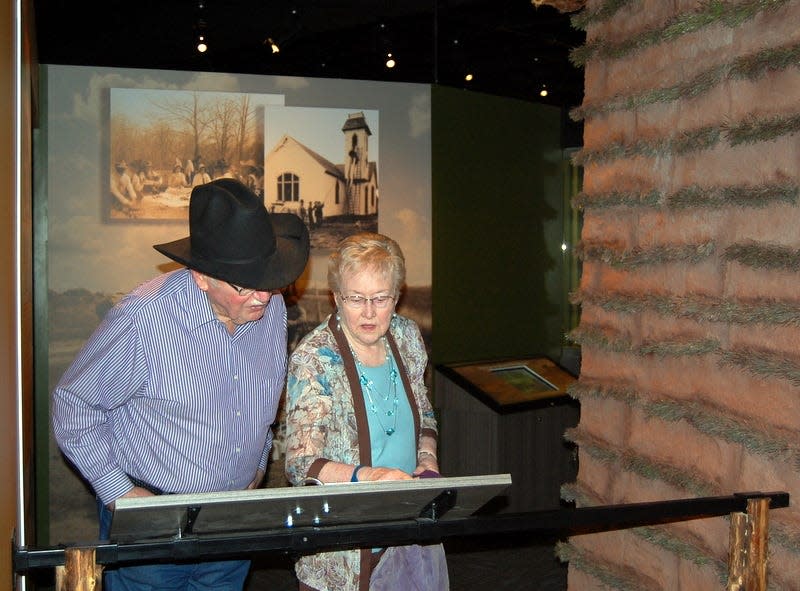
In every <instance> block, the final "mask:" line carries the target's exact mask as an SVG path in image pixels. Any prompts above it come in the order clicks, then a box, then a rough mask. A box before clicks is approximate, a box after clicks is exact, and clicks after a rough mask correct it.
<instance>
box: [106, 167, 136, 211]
mask: <svg viewBox="0 0 800 591" xmlns="http://www.w3.org/2000/svg"><path fill="white" fill-rule="evenodd" d="M109 189H110V191H111V206H112V208H114V209H116V210H118V211H121V212H123V213H131V212H132V211H133V210H135V209H138V208H139V204H140V202H141V196H140V195H139V193H137V192H136V187H134V185H133V180H132V179H131V175H130V174H129V171H128V163H127V162H125V161H124V160H120V161H118V162H117V163H116V164H115V165H114V170H112V171H111V181H110V186H109Z"/></svg>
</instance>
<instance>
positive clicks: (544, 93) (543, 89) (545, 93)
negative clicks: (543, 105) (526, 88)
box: [539, 84, 547, 97]
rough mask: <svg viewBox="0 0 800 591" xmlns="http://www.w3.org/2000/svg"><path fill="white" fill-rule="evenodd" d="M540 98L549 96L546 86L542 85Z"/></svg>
mask: <svg viewBox="0 0 800 591" xmlns="http://www.w3.org/2000/svg"><path fill="white" fill-rule="evenodd" d="M539 96H542V97H544V96H547V87H546V86H545V85H544V84H542V89H541V90H540V91H539Z"/></svg>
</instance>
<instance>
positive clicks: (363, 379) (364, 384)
mask: <svg viewBox="0 0 800 591" xmlns="http://www.w3.org/2000/svg"><path fill="white" fill-rule="evenodd" d="M383 346H384V348H385V350H386V363H385V364H384V365H388V367H389V376H388V380H387V382H388V384H389V386H388V389H387V391H386V393H385V394H381V393H380V392H378V391H377V389H376V388H375V382H374V381H373V380H371V379H369V378H368V377H367V376H366V375H365V374H364V365H363V364H362V363H361V360H360V359H359V358H358V355H356V352H355V351H354V350H353V349H352V347H351V349H350V351H351V352H352V354H353V358H354V359H355V361H356V368H357V369H358V381H359V382H360V383H361V388H362V389H363V390H364V393H365V394H366V395H367V400H368V402H369V405H368V407H369V410H370V411H372V412H373V413H374V414H375V416H376V418H377V419H378V424H379V425H380V427H381V429H383V432H384V433H386V434H387V435H390V436H391V435H394V432H395V431H396V430H397V406H398V404H399V403H400V400H399V398H398V396H397V378H398V377H399V374H398V373H397V369H396V368H395V366H394V358H393V357H392V355H391V353H390V352H389V344H388V343H387V342H386V338H385V337H384V339H383ZM390 399H391V404H390V405H389V408H388V410H387V409H386V408H385V405H384V408H379V407H378V405H377V403H376V401H378V400H383V402H384V403H389V400H390ZM383 414H385V415H386V417H387V422H388V419H391V426H389V427H387V426H386V425H384V423H383V419H382V418H381V415H383Z"/></svg>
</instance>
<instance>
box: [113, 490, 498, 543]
mask: <svg viewBox="0 0 800 591" xmlns="http://www.w3.org/2000/svg"><path fill="white" fill-rule="evenodd" d="M510 485H511V476H510V475H509V474H493V475H485V476H460V477H454V478H424V479H414V480H400V481H387V482H358V483H342V484H326V485H323V486H303V487H282V488H267V489H257V490H245V491H231V492H219V493H201V494H179V495H163V496H157V497H139V498H132V499H119V500H117V503H116V510H115V512H114V522H113V524H112V528H111V541H112V542H116V543H131V542H137V541H146V540H155V539H164V538H176V537H185V536H189V535H191V536H204V535H208V536H212V535H220V534H235V533H247V532H249V533H252V532H259V531H265V532H267V531H276V530H286V529H290V528H292V527H299V526H320V527H322V526H333V525H348V524H361V523H370V522H378V521H381V522H383V521H402V520H409V519H417V518H420V517H424V518H432V519H437V520H446V519H456V518H460V517H467V516H469V515H472V514H473V513H474V512H475V511H477V510H478V509H480V508H481V507H482V506H483V505H485V504H486V503H488V502H489V501H490V500H491V499H492V498H494V497H496V496H498V495H499V494H502V492H503V491H504V490H505V489H507V488H508V487H509V486H510Z"/></svg>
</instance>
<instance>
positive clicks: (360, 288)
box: [286, 232, 447, 591]
mask: <svg viewBox="0 0 800 591" xmlns="http://www.w3.org/2000/svg"><path fill="white" fill-rule="evenodd" d="M404 281H405V260H404V258H403V253H402V251H401V250H400V247H399V246H398V245H397V243H396V242H395V241H394V240H392V239H391V238H388V237H386V236H383V235H381V234H373V233H369V232H365V233H359V234H355V235H353V236H350V237H348V238H345V239H344V240H343V241H342V242H341V243H340V244H339V246H338V247H337V249H336V250H335V251H334V252H333V253H332V254H331V256H330V259H329V261H328V284H329V287H330V289H331V291H332V292H333V296H334V300H335V302H336V313H335V314H332V315H331V316H329V317H328V318H327V319H326V321H325V322H323V323H322V324H320V325H319V326H317V327H316V328H315V329H314V330H313V331H311V332H310V333H309V334H308V335H306V336H305V337H304V338H303V340H302V341H301V342H300V344H299V345H298V346H297V348H296V349H295V351H294V353H293V354H292V356H291V357H290V359H289V370H288V372H289V373H288V384H287V417H286V474H287V477H288V478H289V481H290V482H291V483H292V484H295V485H302V484H305V483H306V482H307V481H308V480H309V479H310V480H311V481H314V482H316V481H318V482H321V483H323V484H325V483H329V482H359V481H364V480H407V479H410V478H412V477H417V476H438V472H439V465H438V462H437V459H436V437H437V426H436V420H435V418H434V413H433V408H432V407H431V404H430V401H429V400H428V398H427V389H426V387H425V383H424V376H425V367H426V365H427V362H428V357H427V354H426V352H425V345H424V343H423V340H422V335H421V334H420V331H419V327H418V326H417V325H416V323H414V321H413V320H411V319H409V318H405V317H403V316H399V315H397V314H396V313H395V306H396V304H397V298H398V296H399V294H400V289H401V287H402V285H403V283H404ZM377 550H378V549H369V548H367V549H362V550H346V551H337V552H327V553H319V554H316V555H313V556H305V557H302V558H300V559H299V560H298V561H297V563H296V565H295V571H296V573H297V577H298V580H299V581H300V589H301V590H304V591H305V590H309V589H314V590H318V591H327V590H334V589H335V590H337V591H340V590H343V591H351V590H352V591H357V590H358V589H359V588H361V589H365V588H366V584H368V583H369V582H370V577H371V574H372V572H373V570H374V571H375V577H372V583H373V585H372V586H371V588H373V589H375V588H379V587H380V588H383V584H385V588H391V584H392V583H391V582H390V581H391V579H392V577H396V576H399V575H400V571H399V570H398V569H397V568H395V567H394V566H393V565H394V564H395V561H397V562H398V563H399V562H402V561H403V560H409V559H410V557H411V556H413V557H414V559H415V560H416V559H422V560H425V561H426V565H425V566H426V568H425V569H422V568H420V569H418V570H417V572H423V571H424V572H426V573H428V575H429V576H427V577H426V583H425V587H420V588H425V589H446V588H447V565H446V563H445V560H444V552H443V550H442V547H441V545H435V546H425V547H420V546H404V547H400V548H389V549H387V550H386V551H385V552H383V551H381V552H379V551H377ZM403 553H406V555H405V556H401V555H402V554H403ZM431 572H433V573H434V575H433V576H430V573H431ZM402 576H409V575H408V573H403V574H402ZM410 576H414V573H412V574H411V575H410ZM379 581H380V582H379ZM359 585H361V587H360V586H359ZM405 588H414V587H409V586H405Z"/></svg>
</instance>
